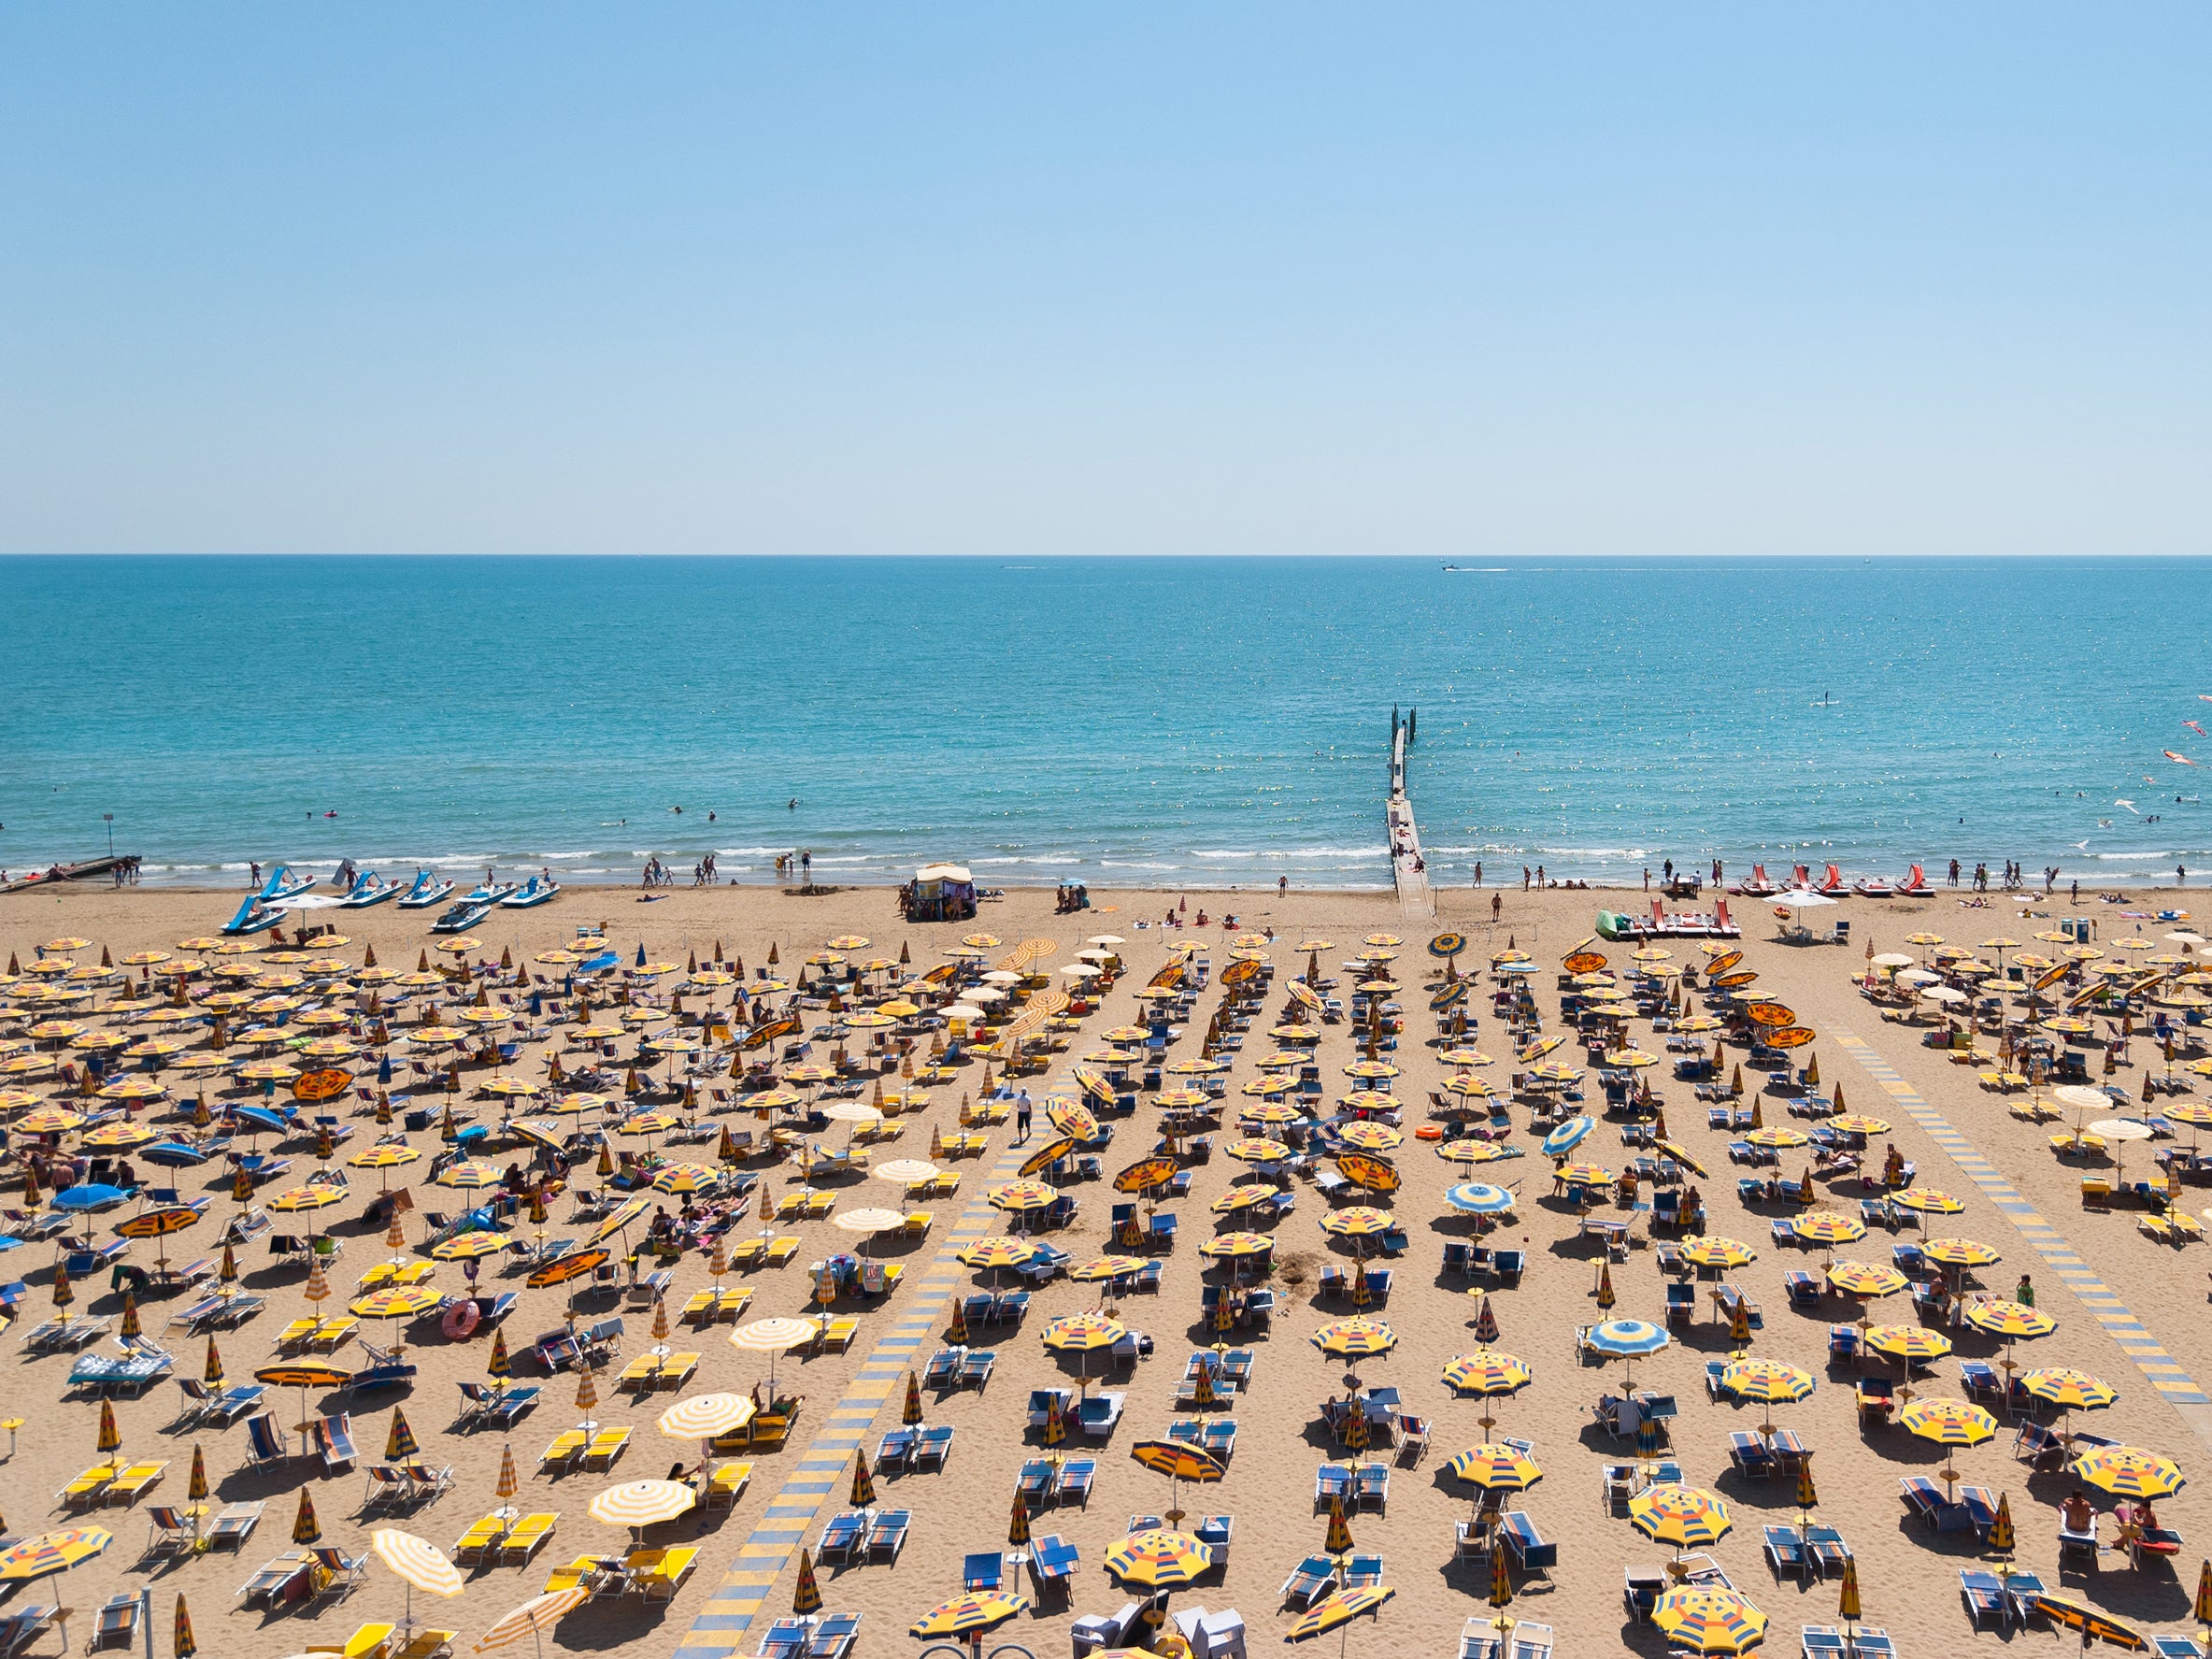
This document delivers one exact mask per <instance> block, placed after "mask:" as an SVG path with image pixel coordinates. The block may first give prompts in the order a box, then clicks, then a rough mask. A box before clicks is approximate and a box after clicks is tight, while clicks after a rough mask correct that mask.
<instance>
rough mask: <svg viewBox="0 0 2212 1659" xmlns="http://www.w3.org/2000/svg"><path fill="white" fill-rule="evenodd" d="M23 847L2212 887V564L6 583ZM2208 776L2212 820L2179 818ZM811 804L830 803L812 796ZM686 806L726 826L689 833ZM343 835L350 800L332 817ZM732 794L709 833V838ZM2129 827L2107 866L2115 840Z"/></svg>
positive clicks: (217, 563) (224, 865) (507, 859)
mask: <svg viewBox="0 0 2212 1659" xmlns="http://www.w3.org/2000/svg"><path fill="white" fill-rule="evenodd" d="M0 584H4V587H0V592H4V597H5V603H0V662H5V664H6V665H7V671H6V682H7V695H6V696H5V698H0V826H4V827H0V866H5V867H7V868H8V869H10V870H15V871H21V870H22V869H24V868H27V867H31V866H39V865H45V864H47V863H50V862H52V861H56V860H69V859H75V858H80V857H84V856H87V855H91V854H94V853H97V852H99V851H104V850H105V849H106V847H107V824H106V822H104V819H103V814H107V813H112V814H113V815H114V823H113V829H114V835H115V845H116V847H117V849H118V850H119V851H134V852H137V853H140V854H142V855H143V856H144V858H145V860H146V865H147V877H148V879H149V880H179V881H181V880H191V881H202V882H204V881H209V880H220V881H222V882H225V883H228V882H233V881H236V880H240V879H241V878H240V877H239V875H238V874H237V872H239V871H240V870H241V869H242V867H243V865H244V863H245V861H246V860H248V859H259V860H261V861H262V862H264V864H266V863H268V862H270V861H273V860H283V861H288V862H291V863H294V864H298V865H306V866H307V867H309V868H318V869H321V870H323V871H325V872H327V870H328V869H329V868H330V867H331V866H333V865H335V863H336V862H337V861H338V860H339V859H341V858H344V857H348V856H350V857H352V858H354V859H356V860H359V861H360V862H362V863H363V864H364V865H367V866H369V867H373V868H378V869H381V870H384V871H385V872H386V873H388V874H406V873H407V872H410V871H412V870H413V868H414V867H415V866H416V865H419V864H435V865H447V866H450V867H451V868H452V869H453V870H454V871H455V872H456V873H464V872H469V871H478V872H480V871H481V869H482V868H483V866H485V865H501V866H504V867H506V868H507V869H509V870H517V871H519V870H522V869H535V868H537V867H538V866H540V865H551V866H552V867H553V868H554V869H555V870H556V871H558V872H560V873H562V874H563V875H564V876H565V877H567V878H570V879H578V880H635V875H636V871H637V869H638V866H639V865H641V863H642V862H643V860H644V859H645V857H646V856H647V855H648V854H649V853H656V852H657V853H659V854H660V855H661V856H662V857H663V858H664V859H666V860H667V861H668V862H670V863H671V864H673V865H677V866H678V869H679V871H680V872H682V874H683V876H684V878H685V879H686V880H688V878H689V872H690V868H691V865H692V863H693V861H695V860H696V859H697V858H698V857H699V856H700V855H701V854H702V853H704V852H706V851H708V850H709V849H711V850H713V851H716V852H717V853H718V854H719V856H720V863H721V870H722V873H723V875H724V876H725V877H732V878H735V879H738V880H769V879H771V876H772V859H773V856H774V855H775V854H776V853H777V852H778V851H786V850H791V849H796V848H801V847H804V848H808V849H811V850H812V851H813V854H814V867H815V871H816V874H817V876H818V878H820V879H824V880H849V881H889V880H900V879H904V878H905V876H906V875H907V874H908V873H910V872H911V869H912V867H913V865H915V864H916V863H917V862H918V861H923V860H928V859H936V858H949V859H957V860H960V861H963V862H965V863H967V864H969V865H973V866H974V867H975V869H976V871H977V873H978V876H979V877H980V878H981V879H982V880H986V881H990V882H1020V883H1042V882H1050V881H1055V880H1085V881H1089V882H1091V883H1093V884H1101V885H1104V884H1116V883H1119V884H1125V885H1157V886H1169V887H1172V886H1177V885H1181V884H1185V883H1191V884H1200V883H1203V884H1207V885H1225V884H1230V883H1247V884H1249V883H1254V882H1265V883H1267V884H1269V885H1272V884H1273V883H1274V881H1275V880H1276V878H1277V877H1278V876H1288V877H1289V878H1290V879H1291V880H1292V882H1293V883H1294V884H1297V885H1300V886H1308V885H1324V886H1337V887H1362V886H1384V885H1387V883H1388V880H1389V868H1388V864H1387V860H1386V858H1385V854H1384V848H1383V838H1382V796H1383V792H1384V788H1385V785H1386V760H1387V752H1388V738H1389V731H1390V714H1391V705H1392V704H1393V703H1396V704H1398V705H1399V706H1401V707H1403V708H1419V710H1420V727H1419V734H1420V736H1419V741H1418V743H1417V744H1416V746H1415V750H1414V757H1413V764H1412V767H1411V772H1410V781H1411V786H1412V792H1413V796H1414V802H1415V806H1416V809H1417V812H1418V815H1419V818H1420V823H1421V826H1422V833H1423V835H1424V837H1425V839H1426V840H1427V842H1428V845H1429V849H1430V852H1431V862H1432V868H1433V870H1434V873H1435V874H1436V876H1437V878H1438V879H1439V880H1443V881H1446V882H1454V881H1463V880H1468V879H1470V878H1471V876H1472V874H1473V869H1474V865H1475V863H1476V861H1477V859H1480V860H1482V861H1483V862H1484V864H1485V865H1486V867H1487V872H1488V873H1489V874H1490V876H1491V879H1493V880H1495V879H1496V878H1497V877H1498V876H1499V875H1500V874H1506V873H1509V874H1511V875H1512V876H1514V877H1516V878H1517V877H1518V875H1519V871H1520V866H1521V865H1524V864H1527V865H1534V864H1537V863H1541V864H1543V865H1546V866H1547V867H1548V870H1549V872H1550V873H1552V874H1554V875H1557V876H1562V877H1569V876H1572V877H1582V878H1587V879H1591V880H1608V879H1610V880H1636V879H1638V878H1639V876H1640V872H1641V870H1642V869H1643V867H1644V866H1645V865H1651V866H1653V867H1654V868H1655V869H1656V867H1657V866H1658V865H1659V863H1660V861H1661V860H1662V859H1663V858H1667V857H1673V858H1675V859H1677V860H1687V861H1690V862H1691V863H1693V864H1699V865H1702V864H1704V863H1705V861H1708V860H1710V859H1712V858H1714V857H1720V858H1723V859H1725V860H1726V861H1727V862H1728V864H1729V865H1730V868H1731V871H1732V872H1734V870H1736V869H1738V868H1741V867H1744V866H1746V865H1748V863H1749V862H1750V861H1752V860H1754V859H1759V860H1763V861H1765V862H1766V863H1767V864H1768V866H1769V870H1770V873H1773V874H1777V875H1780V874H1782V872H1781V871H1780V870H1778V869H1777V868H1776V866H1777V865H1788V864H1790V863H1791V862H1792V861H1793V859H1805V860H1807V861H1824V860H1830V859H1833V860H1834V861H1835V862H1836V863H1838V864H1840V865H1843V867H1844V868H1845V870H1846V871H1847V872H1863V871H1876V872H1880V873H1883V874H1887V875H1891V876H1894V875H1897V874H1900V873H1902V871H1903V870H1904V868H1905V865H1906V864H1907V863H1908V862H1909V861H1911V860H1914V859H1919V860H1921V861H1923V862H1925V863H1926V864H1927V865H1928V866H1929V871H1930V874H1931V876H1934V874H1935V873H1936V867H1937V865H1939V864H1940V863H1942V862H1943V861H1946V860H1948V859H1949V858H1951V857H1954V856H1955V857H1958V858H1960V859H1962V860H1964V861H1966V862H1967V863H1968V864H1971V863H1973V862H1974V861H1976V860H1985V859H1986V860H1988V861H1990V862H1991V864H1995V863H1997V862H1998V861H2001V860H2004V859H2006V858H2016V859H2020V860H2022V861H2024V862H2025V863H2026V864H2027V865H2028V866H2029V867H2030V868H2031V869H2040V868H2041V866H2043V865H2047V864H2056V865H2060V866H2062V869H2064V870H2065V871H2066V872H2067V873H2068V874H2069V875H2076V874H2078V875H2079V876H2080V877H2081V878H2082V879H2083V880H2098V881H2118V880H2131V879H2133V880H2146V879H2148V878H2149V877H2150V876H2152V875H2153V874H2162V875H2163V876H2165V877H2166V878H2167V879H2171V877H2172V874H2173V869H2174V866H2175V865H2176V863H2182V864H2186V865H2191V867H2192V868H2193V867H2196V866H2203V867H2204V868H2205V872H2206V873H2207V874H2208V875H2212V822H2208V821H2207V820H2206V818H2205V808H2204V807H2203V805H2202V804H2201V803H2200V801H2199V799H2198V794H2199V787H2198V779H2199V777H2200V775H2201V774H2200V773H2199V772H2198V771H2197V770H2196V769H2194V768H2192V767H2191V766H2187V765H2177V764H2176V763H2174V762H2172V761H2169V760H2167V759H2165V758H2164V757H2163V755H2162V751H2164V750H2168V749H2171V750H2175V751H2179V752H2180V753H2183V754H2186V755H2189V756H2190V757H2191V758H2192V759H2195V760H2200V761H2203V762H2205V764H2206V765H2212V740H2208V739H2206V738H2205V737H2201V736H2200V735H2199V734H2197V733H2196V732H2194V731H2192V730H2190V729H2189V728H2188V727H2187V726H2185V725H2184V723H2183V722H2188V721H2192V720H2199V719H2203V720H2204V721H2205V723H2206V725H2207V726H2208V727H2212V702H2207V701H2204V700H2203V696H2204V694H2207V693H2212V658H2208V657H2207V652H2206V644H2207V640H2206V634H2207V629H2208V627H2212V562H2193V561H2192V562H2176V561H2133V560H2123V559H2097V560H2084V561H2064V562H2062V561H2056V560H2029V561H2016V562H2002V561H1990V560H1963V559H1962V560H1955V561H1912V562H1906V561H1903V560H1885V559H1876V560H1872V561H1867V562H1858V561H1848V562H1829V561H1812V560H1800V559H1784V560H1776V561H1774V562H1771V563H1745V562H1742V561H1713V562H1701V561H1685V560H1671V561H1653V560H1643V559H1614V560H1590V561H1580V562H1572V563H1558V564H1522V563H1513V562H1503V561H1490V562H1487V567H1485V568H1481V569H1477V570H1473V571H1467V572H1463V573H1450V574H1448V573H1447V572H1446V571H1445V570H1443V569H1442V568H1440V567H1439V566H1438V565H1436V564H1434V563H1432V562H1427V561H1409V560H1395V559H1367V558H1361V559H1342V560H1317V559H1294V560H1293V559H1286V560H1256V559H1220V560H1205V559H1189V560H1184V559H1177V560H1167V559H1160V560H1154V559H1143V558H1129V559H1039V560H1037V561H1035V563H1029V564H1008V563H1006V562H1003V561H999V560H980V559H978V560H960V559H950V560H936V559H876V560H811V559H773V558H749V559H728V560H698V559H668V560H663V559H639V558H607V559H546V560H530V559H466V558H456V559H441V560H418V559H281V558H240V559H145V558H130V559H121V558H119V559H51V560H49V559H8V560H0ZM2177 797H2185V798H2177ZM794 799H795V800H796V801H797V803H798V805H797V807H796V809H792V808H791V807H790V806H789V805H788V803H790V802H791V801H792V800H794ZM677 807H681V808H683V810H682V812H681V813H680V814H679V813H678V812H676V811H675V810H673V808H677ZM327 812H335V817H327V816H324V814H325V813H327ZM710 813H711V814H712V817H711V818H710V817H709V814H710ZM2082 843H2086V846H2084V845H2082Z"/></svg>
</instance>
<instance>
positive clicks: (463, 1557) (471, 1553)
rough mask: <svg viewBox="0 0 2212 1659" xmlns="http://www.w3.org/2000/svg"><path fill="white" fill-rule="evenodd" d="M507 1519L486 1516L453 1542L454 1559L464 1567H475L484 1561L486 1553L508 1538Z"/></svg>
mask: <svg viewBox="0 0 2212 1659" xmlns="http://www.w3.org/2000/svg"><path fill="white" fill-rule="evenodd" d="M503 1537H507V1517H506V1516H505V1515H499V1514H492V1515H486V1516H485V1517H484V1518H483V1519H482V1520H480V1521H478V1522H476V1523H473V1524H472V1525H471V1526H470V1527H469V1529H468V1530H467V1531H466V1532H464V1533H463V1534H462V1535H461V1536H460V1537H457V1538H455V1539H454V1540H453V1559H454V1560H455V1561H457V1562H459V1563H461V1564H462V1565H463V1566H473V1565H474V1564H475V1563H477V1562H479V1561H481V1560H483V1558H484V1555H485V1553H486V1552H488V1551H491V1550H492V1549H494V1548H496V1547H497V1545H498V1543H499V1540H500V1539H501V1538H503Z"/></svg>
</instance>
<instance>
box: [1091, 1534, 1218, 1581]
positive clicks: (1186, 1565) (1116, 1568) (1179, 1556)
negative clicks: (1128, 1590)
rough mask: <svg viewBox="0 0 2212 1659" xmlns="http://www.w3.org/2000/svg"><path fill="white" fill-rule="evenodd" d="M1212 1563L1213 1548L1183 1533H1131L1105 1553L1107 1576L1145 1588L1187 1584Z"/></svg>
mask: <svg viewBox="0 0 2212 1659" xmlns="http://www.w3.org/2000/svg"><path fill="white" fill-rule="evenodd" d="M1213 1564H1214V1552H1213V1551H1212V1550H1211V1549H1209V1548H1208V1547H1207V1546H1206V1544H1204V1543H1202V1542H1200V1541H1199V1540H1198V1539H1197V1538H1194V1537H1192V1536H1191V1535H1190V1534H1189V1533H1187V1532H1138V1533H1132V1534H1130V1535H1129V1537H1125V1538H1123V1539H1121V1540H1120V1542H1119V1543H1117V1544H1114V1545H1112V1546H1111V1547H1110V1548H1108V1549H1107V1551H1106V1572H1107V1573H1108V1575H1109V1576H1111V1577H1112V1578H1114V1579H1116V1580H1120V1582H1121V1583H1123V1584H1135V1585H1138V1586H1140V1587H1142V1588H1144V1589H1147V1590H1166V1589H1171V1588H1173V1587H1174V1586H1175V1585H1177V1584H1188V1583H1190V1582H1191V1581H1192V1580H1194V1579H1196V1578H1197V1577H1199V1575H1200V1574H1202V1573H1204V1572H1205V1571H1206V1569H1207V1568H1209V1567H1210V1566H1213Z"/></svg>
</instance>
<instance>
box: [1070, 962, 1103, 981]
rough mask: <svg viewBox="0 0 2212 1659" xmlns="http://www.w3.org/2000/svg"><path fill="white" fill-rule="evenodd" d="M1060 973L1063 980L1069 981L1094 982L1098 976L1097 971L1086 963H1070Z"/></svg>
mask: <svg viewBox="0 0 2212 1659" xmlns="http://www.w3.org/2000/svg"><path fill="white" fill-rule="evenodd" d="M1060 972H1061V975H1062V976H1063V978H1065V979H1070V980H1095V979H1097V978H1098V974H1099V970H1098V969H1097V968H1094V967H1092V965H1090V964H1089V963H1087V962H1071V963H1069V964H1067V965H1065V966H1064V967H1063V968H1062V969H1061V970H1060Z"/></svg>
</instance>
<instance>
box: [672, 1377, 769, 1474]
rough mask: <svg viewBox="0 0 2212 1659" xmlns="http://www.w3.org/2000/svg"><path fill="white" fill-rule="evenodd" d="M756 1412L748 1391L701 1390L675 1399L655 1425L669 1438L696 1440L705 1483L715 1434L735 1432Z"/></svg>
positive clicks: (712, 1456)
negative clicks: (702, 1391)
mask: <svg viewBox="0 0 2212 1659" xmlns="http://www.w3.org/2000/svg"><path fill="white" fill-rule="evenodd" d="M757 1412H758V1408H757V1407H755V1406H754V1405H753V1403H752V1398H751V1396H750V1395H749V1394H693V1395H692V1397H691V1398H690V1399H688V1400H678V1401H677V1402H676V1404H675V1405H673V1406H671V1407H669V1408H668V1409H667V1410H665V1411H664V1412H662V1413H661V1416H660V1419H659V1422H658V1423H657V1424H656V1426H657V1427H658V1428H659V1429H660V1431H661V1432H662V1433H663V1434H664V1435H666V1436H667V1437H669V1438H670V1439H671V1440H696V1441H698V1442H699V1453H700V1457H701V1460H702V1461H703V1462H704V1463H705V1464H706V1479H707V1481H708V1483H709V1485H711V1484H712V1482H713V1480H714V1442H715V1437H717V1436H718V1435H731V1434H735V1433H736V1432H737V1431H738V1430H739V1429H741V1428H743V1427H744V1426H745V1425H746V1424H747V1423H750V1422H751V1421H752V1420H753V1418H754V1416H755V1415H756V1414H757Z"/></svg>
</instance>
